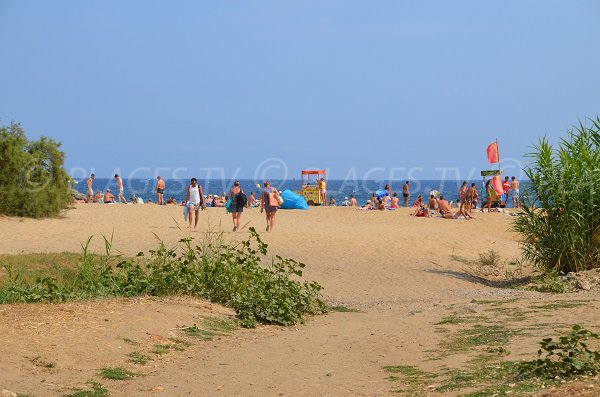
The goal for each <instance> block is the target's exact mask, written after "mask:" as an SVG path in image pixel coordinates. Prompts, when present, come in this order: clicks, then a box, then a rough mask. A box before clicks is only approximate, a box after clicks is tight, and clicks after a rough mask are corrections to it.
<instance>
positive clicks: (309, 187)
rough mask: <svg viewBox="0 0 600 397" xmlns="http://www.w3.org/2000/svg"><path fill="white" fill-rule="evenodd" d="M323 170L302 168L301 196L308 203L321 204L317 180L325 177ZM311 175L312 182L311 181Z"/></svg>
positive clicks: (325, 173)
mask: <svg viewBox="0 0 600 397" xmlns="http://www.w3.org/2000/svg"><path fill="white" fill-rule="evenodd" d="M326 175H327V171H325V170H302V196H303V197H304V199H305V200H306V203H307V204H308V205H323V204H325V203H322V202H321V195H320V194H319V180H320V179H321V178H325V179H326V180H327V178H326ZM311 177H312V183H311Z"/></svg>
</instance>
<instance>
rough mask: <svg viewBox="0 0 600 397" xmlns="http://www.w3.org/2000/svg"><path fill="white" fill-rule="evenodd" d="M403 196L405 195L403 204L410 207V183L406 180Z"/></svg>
mask: <svg viewBox="0 0 600 397" xmlns="http://www.w3.org/2000/svg"><path fill="white" fill-rule="evenodd" d="M402 197H404V203H403V205H404V206H405V207H408V199H409V198H410V183H409V182H408V181H406V183H405V184H404V187H403V188H402Z"/></svg>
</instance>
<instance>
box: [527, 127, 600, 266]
mask: <svg viewBox="0 0 600 397" xmlns="http://www.w3.org/2000/svg"><path fill="white" fill-rule="evenodd" d="M527 156H528V157H529V158H531V159H532V161H531V164H530V165H529V166H528V167H527V168H525V169H524V171H525V173H526V175H527V177H528V178H529V179H530V181H531V184H530V188H529V189H530V190H529V191H527V192H525V193H524V194H523V195H522V199H521V200H522V207H523V214H522V215H523V216H520V217H519V218H518V219H517V220H516V222H515V229H516V230H517V231H518V232H520V233H521V235H522V236H523V238H524V239H523V243H522V248H523V254H524V256H525V258H526V259H529V260H530V261H532V262H533V263H534V264H535V265H537V266H539V267H540V268H542V269H545V270H549V271H550V270H555V271H559V272H570V271H580V270H586V269H590V268H594V267H598V266H599V265H600V262H599V252H600V250H599V248H600V118H598V117H596V119H595V120H590V126H589V127H587V126H585V125H584V124H583V123H581V122H580V123H579V125H578V126H577V127H575V128H574V129H573V130H571V131H569V132H568V136H567V137H566V138H564V139H561V141H560V142H559V143H558V145H557V147H556V148H555V147H553V146H552V145H551V144H550V143H548V140H547V139H546V138H541V139H540V142H539V143H538V145H537V146H535V147H534V151H533V152H532V153H529V154H528V155H527Z"/></svg>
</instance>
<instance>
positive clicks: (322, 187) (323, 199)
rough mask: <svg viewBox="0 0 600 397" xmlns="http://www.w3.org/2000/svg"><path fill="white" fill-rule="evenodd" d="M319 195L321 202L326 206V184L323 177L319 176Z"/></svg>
mask: <svg viewBox="0 0 600 397" xmlns="http://www.w3.org/2000/svg"><path fill="white" fill-rule="evenodd" d="M319 196H320V197H321V203H322V204H323V205H324V206H327V184H326V183H325V178H321V180H320V181H319Z"/></svg>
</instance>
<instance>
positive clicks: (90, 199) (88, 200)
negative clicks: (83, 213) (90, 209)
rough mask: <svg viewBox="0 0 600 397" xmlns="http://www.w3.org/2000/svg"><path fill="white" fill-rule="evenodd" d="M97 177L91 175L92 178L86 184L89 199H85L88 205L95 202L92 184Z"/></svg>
mask: <svg viewBox="0 0 600 397" xmlns="http://www.w3.org/2000/svg"><path fill="white" fill-rule="evenodd" d="M95 177H96V175H94V174H92V175H90V177H89V178H88V180H87V182H86V184H87V198H86V199H85V202H86V203H89V202H90V201H93V200H94V189H92V183H93V182H94V178H95Z"/></svg>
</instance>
